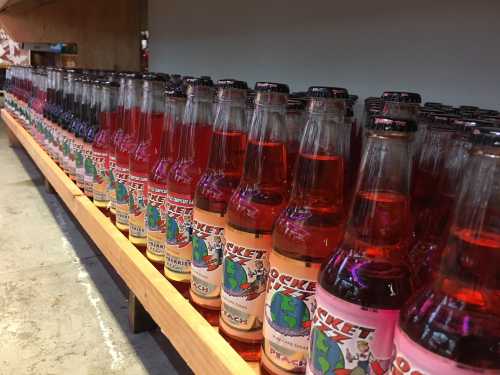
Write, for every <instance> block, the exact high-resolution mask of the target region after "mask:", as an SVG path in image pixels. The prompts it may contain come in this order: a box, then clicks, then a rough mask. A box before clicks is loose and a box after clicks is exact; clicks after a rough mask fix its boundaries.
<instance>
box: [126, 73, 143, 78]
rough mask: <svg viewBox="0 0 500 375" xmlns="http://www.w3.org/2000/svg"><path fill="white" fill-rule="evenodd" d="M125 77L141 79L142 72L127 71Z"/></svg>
mask: <svg viewBox="0 0 500 375" xmlns="http://www.w3.org/2000/svg"><path fill="white" fill-rule="evenodd" d="M125 77H127V78H130V79H141V78H142V74H141V73H139V72H127V73H125Z"/></svg>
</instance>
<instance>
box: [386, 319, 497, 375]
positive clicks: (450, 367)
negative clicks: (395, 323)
mask: <svg viewBox="0 0 500 375" xmlns="http://www.w3.org/2000/svg"><path fill="white" fill-rule="evenodd" d="M394 346H395V350H396V355H395V356H394V360H393V361H392V364H391V371H390V374H391V375H434V374H453V375H478V374H488V375H489V374H491V375H493V374H495V373H496V374H498V370H483V369H479V368H472V367H467V366H465V365H462V364H460V365H459V364H458V363H457V362H455V361H453V360H451V359H448V358H445V357H441V356H440V355H437V354H435V353H432V352H431V351H429V350H427V349H425V348H423V347H421V346H420V345H418V344H417V343H416V342H414V341H413V340H411V339H410V338H409V337H408V336H407V335H406V333H404V332H403V331H402V330H401V329H400V328H399V327H396V332H395V334H394Z"/></svg>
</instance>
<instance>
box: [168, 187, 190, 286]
mask: <svg viewBox="0 0 500 375" xmlns="http://www.w3.org/2000/svg"><path fill="white" fill-rule="evenodd" d="M192 220H193V197H192V196H190V195H187V194H176V193H172V192H169V193H168V200H167V243H166V245H165V275H166V276H167V277H168V278H169V279H172V280H175V281H181V282H189V279H190V274H191V256H192V247H191V231H192V228H191V226H192Z"/></svg>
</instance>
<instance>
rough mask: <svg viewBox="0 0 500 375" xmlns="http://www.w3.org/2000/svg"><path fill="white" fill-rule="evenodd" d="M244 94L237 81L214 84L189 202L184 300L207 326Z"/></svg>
mask: <svg viewBox="0 0 500 375" xmlns="http://www.w3.org/2000/svg"><path fill="white" fill-rule="evenodd" d="M246 91H247V84H246V82H243V81H237V80H234V79H223V80H219V81H218V82H217V92H218V94H217V97H218V105H217V110H216V114H215V118H214V130H213V134H212V142H211V146H210V156H209V159H208V165H207V168H206V169H205V171H204V173H203V175H202V176H201V178H200V181H199V182H198V186H197V187H196V193H195V199H194V210H193V255H192V257H193V260H192V263H191V289H190V299H191V302H192V303H193V305H194V306H195V307H196V308H197V309H198V311H199V312H200V313H202V314H203V316H204V317H205V318H206V319H207V320H208V322H209V323H210V324H212V325H218V323H219V315H220V304H221V300H220V285H221V278H222V252H223V248H224V245H223V243H224V226H225V222H226V219H225V215H226V210H227V204H228V202H229V198H230V197H231V195H232V193H233V191H234V189H236V187H237V186H238V184H239V182H240V178H241V174H242V171H243V160H244V157H245V151H246V144H247V132H246V114H245V106H246Z"/></svg>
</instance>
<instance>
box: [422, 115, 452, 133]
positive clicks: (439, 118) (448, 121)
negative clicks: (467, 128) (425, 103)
mask: <svg viewBox="0 0 500 375" xmlns="http://www.w3.org/2000/svg"><path fill="white" fill-rule="evenodd" d="M457 119H459V116H457V115H454V114H450V113H433V114H432V115H430V120H431V122H430V124H429V128H430V129H433V130H440V131H456V130H457V127H456V125H455V121H456V120H457Z"/></svg>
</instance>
